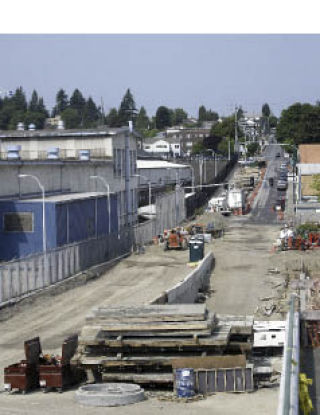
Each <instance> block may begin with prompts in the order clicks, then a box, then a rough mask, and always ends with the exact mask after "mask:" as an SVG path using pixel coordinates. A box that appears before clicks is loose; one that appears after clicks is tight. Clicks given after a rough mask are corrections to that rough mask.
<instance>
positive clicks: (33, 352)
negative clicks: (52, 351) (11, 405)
mask: <svg viewBox="0 0 320 415" xmlns="http://www.w3.org/2000/svg"><path fill="white" fill-rule="evenodd" d="M24 351H25V356H26V359H25V360H21V361H20V362H19V363H14V364H13V365H10V366H8V367H6V368H5V369H4V389H5V390H7V391H12V390H14V389H18V390H19V391H21V392H22V393H26V392H28V391H29V390H31V389H35V388H38V387H39V371H38V362H39V357H40V354H41V345H40V339H39V337H35V338H34V339H31V340H27V341H25V342H24Z"/></svg>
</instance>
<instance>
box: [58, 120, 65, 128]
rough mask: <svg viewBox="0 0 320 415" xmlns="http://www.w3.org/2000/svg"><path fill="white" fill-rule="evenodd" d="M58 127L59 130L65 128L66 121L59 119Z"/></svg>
mask: <svg viewBox="0 0 320 415" xmlns="http://www.w3.org/2000/svg"><path fill="white" fill-rule="evenodd" d="M57 129H58V130H64V122H63V121H62V120H59V121H58V126H57Z"/></svg>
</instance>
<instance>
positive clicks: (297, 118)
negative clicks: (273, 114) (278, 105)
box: [276, 102, 320, 144]
mask: <svg viewBox="0 0 320 415" xmlns="http://www.w3.org/2000/svg"><path fill="white" fill-rule="evenodd" d="M276 136H277V139H278V140H279V141H281V142H288V143H291V144H302V143H314V142H319V140H320V107H319V106H317V105H311V104H301V103H300V102H298V103H296V104H293V105H291V106H290V107H288V108H287V109H285V110H283V111H282V113H281V117H280V118H279V120H278V124H277V132H276Z"/></svg>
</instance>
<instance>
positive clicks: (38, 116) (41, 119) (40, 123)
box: [20, 111, 47, 130]
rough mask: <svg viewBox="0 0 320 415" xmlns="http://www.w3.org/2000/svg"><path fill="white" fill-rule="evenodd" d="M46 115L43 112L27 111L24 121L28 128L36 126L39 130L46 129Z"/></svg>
mask: <svg viewBox="0 0 320 415" xmlns="http://www.w3.org/2000/svg"><path fill="white" fill-rule="evenodd" d="M46 118H47V117H46V115H45V114H44V113H43V112H38V111H27V112H26V113H25V114H24V118H23V121H24V123H25V125H26V126H28V125H30V124H34V125H35V126H36V129H37V130H41V129H42V128H43V127H44V124H45V121H46ZM20 121H21V120H20Z"/></svg>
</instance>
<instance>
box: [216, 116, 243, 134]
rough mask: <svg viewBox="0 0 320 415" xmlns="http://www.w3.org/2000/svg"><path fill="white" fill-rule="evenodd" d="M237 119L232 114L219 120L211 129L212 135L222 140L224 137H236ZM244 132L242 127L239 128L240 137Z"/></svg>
mask: <svg viewBox="0 0 320 415" xmlns="http://www.w3.org/2000/svg"><path fill="white" fill-rule="evenodd" d="M234 126H235V121H234V115H230V116H229V117H226V118H224V119H223V120H222V122H218V123H217V124H215V125H214V126H213V127H212V128H211V131H210V135H211V136H213V137H217V138H218V139H220V140H222V139H223V138H224V137H231V138H234V136H235V128H234ZM242 136H243V132H242V130H241V129H239V130H238V137H239V138H240V137H242Z"/></svg>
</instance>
